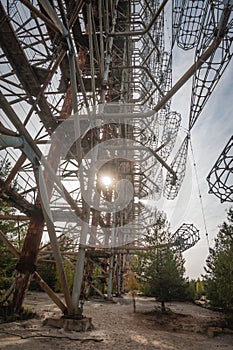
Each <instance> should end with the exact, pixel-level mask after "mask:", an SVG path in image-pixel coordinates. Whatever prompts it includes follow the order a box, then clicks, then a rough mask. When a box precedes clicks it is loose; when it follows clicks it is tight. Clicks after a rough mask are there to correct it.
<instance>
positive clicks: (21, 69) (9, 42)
mask: <svg viewBox="0 0 233 350" xmlns="http://www.w3.org/2000/svg"><path fill="white" fill-rule="evenodd" d="M0 18H4V21H2V24H1V26H0V45H1V47H2V50H3V51H4V53H5V55H6V57H7V59H8V61H9V63H10V64H11V66H12V68H13V69H14V70H15V72H16V75H17V77H18V79H19V81H20V82H21V84H22V86H23V88H24V90H25V91H26V92H27V94H28V95H29V98H30V100H31V101H30V102H31V103H32V104H33V99H32V97H31V96H37V95H38V94H40V90H41V86H40V85H41V84H40V82H39V79H38V77H37V75H36V73H35V70H34V69H33V67H32V66H31V65H30V63H29V61H28V59H27V57H26V55H25V53H24V51H23V49H22V46H21V44H20V42H19V40H18V38H17V37H16V34H15V32H14V29H13V27H12V25H11V23H10V19H9V17H8V16H7V14H6V12H5V10H4V7H3V5H2V4H1V3H0ZM38 105H39V107H40V109H41V112H42V113H40V115H39V116H40V118H41V120H42V122H43V124H44V126H45V128H46V130H47V131H50V130H51V128H52V129H53V128H55V127H56V121H55V119H54V117H53V115H52V113H51V110H50V108H49V105H48V102H47V100H46V98H45V97H44V95H40V99H39V100H38Z"/></svg>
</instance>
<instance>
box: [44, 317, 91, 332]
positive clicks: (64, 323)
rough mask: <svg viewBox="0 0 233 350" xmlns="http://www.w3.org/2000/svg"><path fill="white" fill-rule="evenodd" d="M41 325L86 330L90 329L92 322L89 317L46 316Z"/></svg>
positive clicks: (70, 329)
mask: <svg viewBox="0 0 233 350" xmlns="http://www.w3.org/2000/svg"><path fill="white" fill-rule="evenodd" d="M43 325H45V326H49V327H53V328H63V329H64V330H65V331H75V332H86V331H90V330H92V329H93V328H94V327H93V324H92V319H91V318H90V317H83V318H80V319H75V318H57V319H56V318H46V319H45V320H44V323H43Z"/></svg>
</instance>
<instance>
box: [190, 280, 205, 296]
mask: <svg viewBox="0 0 233 350" xmlns="http://www.w3.org/2000/svg"><path fill="white" fill-rule="evenodd" d="M203 295H205V284H204V281H203V280H200V278H198V279H197V280H194V279H192V280H190V281H187V288H186V299H187V300H190V301H194V300H199V299H200V298H201V297H202V296H203Z"/></svg>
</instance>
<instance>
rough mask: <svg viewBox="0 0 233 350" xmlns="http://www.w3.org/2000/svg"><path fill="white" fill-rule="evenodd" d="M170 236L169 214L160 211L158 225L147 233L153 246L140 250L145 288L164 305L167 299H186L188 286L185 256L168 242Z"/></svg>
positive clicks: (139, 267)
mask: <svg viewBox="0 0 233 350" xmlns="http://www.w3.org/2000/svg"><path fill="white" fill-rule="evenodd" d="M169 237H170V232H169V226H168V223H167V221H166V217H165V215H164V214H162V213H158V214H157V220H156V223H155V225H154V226H153V227H152V228H150V229H149V230H148V233H147V235H146V236H145V242H146V243H147V244H148V246H149V248H148V249H147V251H146V252H139V253H138V261H137V266H136V272H137V275H138V278H139V280H140V282H141V286H142V291H143V292H144V293H145V294H146V295H149V296H154V297H156V298H157V299H158V300H159V301H161V303H162V305H163V304H164V302H165V301H169V300H182V299H184V298H185V289H186V283H185V279H184V277H183V275H184V259H183V258H182V256H181V254H180V253H179V252H176V253H174V252H173V251H172V249H171V247H170V246H169V245H168V244H167V242H168V240H169Z"/></svg>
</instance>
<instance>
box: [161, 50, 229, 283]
mask: <svg viewBox="0 0 233 350" xmlns="http://www.w3.org/2000/svg"><path fill="white" fill-rule="evenodd" d="M192 62H193V60H192V52H185V51H183V50H181V49H176V51H175V54H174V56H173V84H174V83H175V82H176V80H177V79H178V78H179V77H181V76H182V75H183V73H184V72H185V71H186V69H187V68H188V67H189V66H190V65H191V64H192ZM232 73H233V64H232V61H231V63H230V64H229V65H228V67H227V69H226V71H225V72H224V74H223V76H222V78H221V79H220V81H219V83H218V85H217V86H216V88H215V90H214V92H213V93H212V95H211V97H210V98H209V100H208V102H207V104H206V106H205V107H204V109H203V111H202V113H201V114H200V116H199V118H198V120H197V122H196V124H195V125H194V127H193V129H192V132H191V142H192V147H193V153H194V158H195V163H196V170H197V174H198V184H199V188H200V193H201V198H202V203H203V212H204V216H203V214H202V206H201V203H200V198H199V191H198V186H197V180H196V177H195V171H194V166H193V164H194V159H193V157H192V154H191V152H189V157H188V165H187V172H186V177H185V180H184V183H183V185H182V187H181V190H180V193H179V195H178V197H177V199H176V200H174V201H173V203H169V204H168V203H167V204H166V205H165V206H164V210H165V211H167V214H168V220H169V221H170V223H171V229H172V230H175V229H177V228H178V227H179V226H180V225H181V224H182V223H193V224H194V225H195V226H196V227H197V228H198V229H199V230H200V238H201V239H200V241H199V242H198V243H197V244H196V245H195V246H194V247H192V248H190V249H189V250H187V251H186V252H184V258H185V260H186V263H185V268H186V276H188V277H189V278H198V277H200V276H201V274H202V273H204V269H203V267H204V265H205V261H206V258H207V256H208V249H209V246H210V247H213V246H214V238H215V237H216V235H217V232H218V230H219V228H218V226H219V225H220V224H222V223H223V221H224V220H226V214H227V210H228V209H229V208H230V206H231V205H230V203H229V202H228V203H227V202H225V203H221V202H220V200H219V198H217V197H216V196H215V195H213V194H209V193H208V183H207V181H206V177H207V175H208V174H209V172H210V170H211V169H212V167H213V165H214V164H215V162H216V160H217V159H218V157H219V155H220V154H221V153H222V151H223V149H224V147H225V146H226V144H227V142H228V141H229V139H230V137H231V135H232V134H233V118H232V114H233V109H232V98H233V93H232V92H233V80H232V77H233V74H232ZM191 81H192V79H190V80H189V81H188V82H187V83H186V84H185V85H184V86H183V87H182V88H181V89H180V90H179V91H178V92H177V93H176V95H175V96H174V97H173V99H172V107H171V110H176V111H177V112H180V113H181V115H182V120H183V126H184V127H187V125H188V118H189V105H190V98H191ZM178 143H179V140H178ZM205 225H206V229H207V232H206V229H205ZM206 235H208V241H209V245H208V241H207V237H206Z"/></svg>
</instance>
